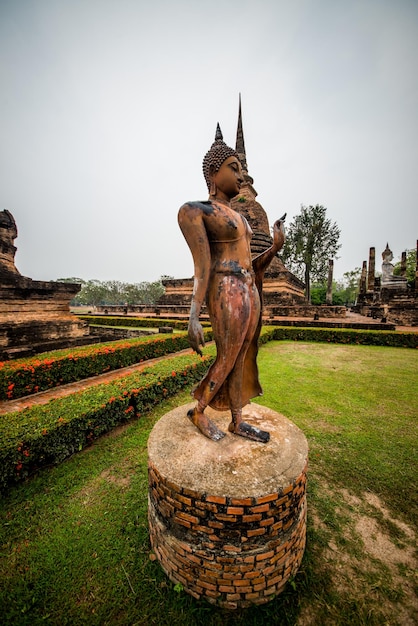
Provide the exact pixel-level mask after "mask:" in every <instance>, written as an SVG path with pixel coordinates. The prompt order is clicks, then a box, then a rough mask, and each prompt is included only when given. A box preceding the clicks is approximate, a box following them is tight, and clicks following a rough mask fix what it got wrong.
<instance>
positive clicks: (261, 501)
mask: <svg viewBox="0 0 418 626" xmlns="http://www.w3.org/2000/svg"><path fill="white" fill-rule="evenodd" d="M278 497H279V494H278V493H270V494H268V495H267V496H261V497H260V498H256V501H255V503H256V504H265V503H266V502H273V500H277V498H278Z"/></svg>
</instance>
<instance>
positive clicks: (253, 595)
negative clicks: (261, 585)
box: [245, 592, 260, 600]
mask: <svg viewBox="0 0 418 626" xmlns="http://www.w3.org/2000/svg"><path fill="white" fill-rule="evenodd" d="M259 597H260V594H259V593H254V592H252V593H246V594H245V599H246V600H257V599H258V598H259Z"/></svg>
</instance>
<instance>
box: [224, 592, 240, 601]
mask: <svg viewBox="0 0 418 626" xmlns="http://www.w3.org/2000/svg"><path fill="white" fill-rule="evenodd" d="M226 599H227V600H229V601H230V602H231V600H241V595H240V594H239V593H228V594H227V596H226Z"/></svg>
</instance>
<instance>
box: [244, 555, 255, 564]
mask: <svg viewBox="0 0 418 626" xmlns="http://www.w3.org/2000/svg"><path fill="white" fill-rule="evenodd" d="M244 561H245V562H246V563H254V562H255V556H245V557H244Z"/></svg>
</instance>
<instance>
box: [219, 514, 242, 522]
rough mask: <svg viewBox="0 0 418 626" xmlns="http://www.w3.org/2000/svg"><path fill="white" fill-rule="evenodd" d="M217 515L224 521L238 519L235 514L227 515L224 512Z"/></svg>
mask: <svg viewBox="0 0 418 626" xmlns="http://www.w3.org/2000/svg"><path fill="white" fill-rule="evenodd" d="M215 517H216V519H218V520H221V521H223V522H236V521H237V520H238V518H237V517H235V516H234V515H225V514H224V513H216V514H215Z"/></svg>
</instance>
